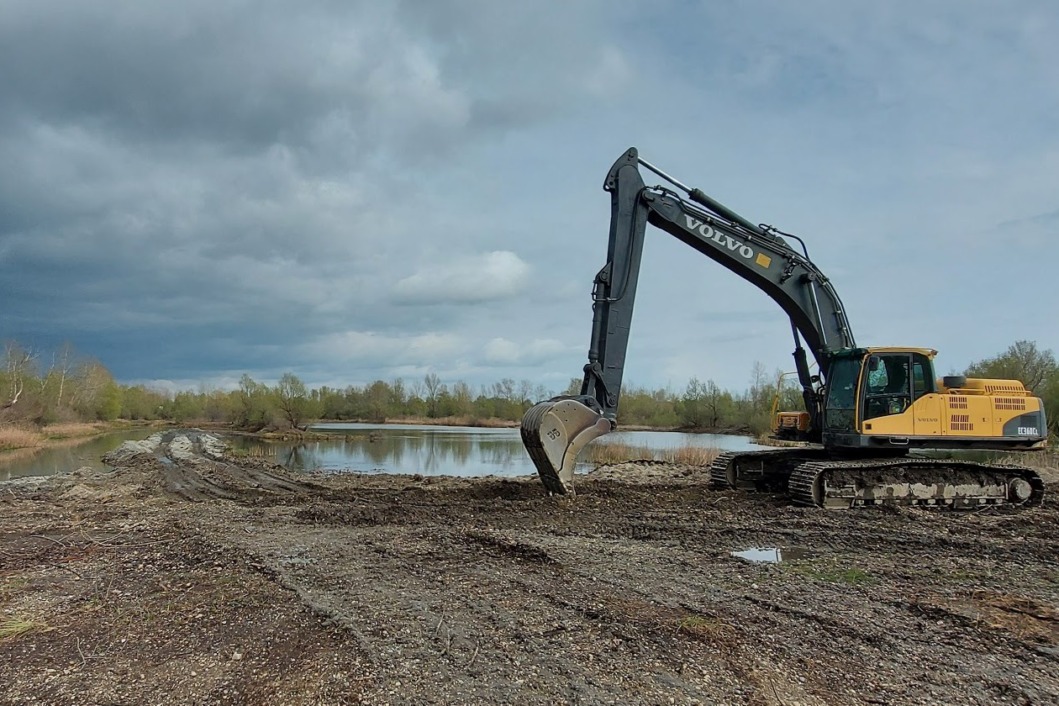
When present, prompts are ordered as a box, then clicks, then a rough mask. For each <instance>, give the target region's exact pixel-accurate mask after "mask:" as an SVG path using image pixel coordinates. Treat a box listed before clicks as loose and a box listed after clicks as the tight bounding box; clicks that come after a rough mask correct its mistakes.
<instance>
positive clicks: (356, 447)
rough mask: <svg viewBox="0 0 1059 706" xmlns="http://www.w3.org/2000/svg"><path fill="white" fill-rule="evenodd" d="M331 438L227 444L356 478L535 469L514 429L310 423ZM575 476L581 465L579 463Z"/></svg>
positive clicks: (713, 437)
mask: <svg viewBox="0 0 1059 706" xmlns="http://www.w3.org/2000/svg"><path fill="white" fill-rule="evenodd" d="M312 429H313V430H314V431H325V432H328V433H330V434H333V435H334V438H332V439H327V440H320V441H311V442H309V443H304V444H294V443H270V444H262V442H261V441H260V440H257V439H253V438H233V439H231V440H230V442H231V443H232V445H233V446H235V447H236V448H240V449H243V450H245V451H246V452H247V453H249V454H252V455H267V456H270V457H271V458H273V459H274V460H275V461H276V462H277V463H281V464H283V465H284V466H286V467H287V468H290V469H291V470H301V471H304V470H320V471H329V472H344V471H356V472H360V473H407V474H416V473H418V474H421V475H446V476H488V475H496V476H523V475H536V473H537V470H536V469H535V468H534V466H533V462H532V461H530V459H529V456H528V455H527V454H526V450H525V449H524V448H523V446H522V437H521V435H520V433H519V430H518V429H517V428H504V429H488V428H483V427H450V426H431V425H415V424H357V423H329V424H317V425H314V426H313V427H312ZM593 443H594V444H614V443H622V444H629V445H630V446H636V447H641V446H642V447H647V448H649V449H651V450H652V451H655V452H660V451H665V450H666V449H675V448H682V447H685V446H696V447H706V448H718V449H722V450H725V451H738V450H745V449H754V448H763V447H758V446H757V445H755V444H753V443H751V441H750V439H749V438H748V437H743V436H729V435H724V434H689V433H683V432H660V431H622V432H615V433H613V434H608V435H606V436H604V437H602V438H600V439H597V440H596V441H594V442H593ZM579 468H580V469H581V470H582V471H585V470H588V468H589V466H588V465H586V464H579Z"/></svg>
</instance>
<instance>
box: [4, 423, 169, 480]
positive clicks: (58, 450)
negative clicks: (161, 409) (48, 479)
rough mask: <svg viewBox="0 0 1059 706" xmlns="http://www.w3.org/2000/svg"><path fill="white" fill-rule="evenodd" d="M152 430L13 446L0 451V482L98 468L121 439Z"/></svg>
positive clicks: (137, 438)
mask: <svg viewBox="0 0 1059 706" xmlns="http://www.w3.org/2000/svg"><path fill="white" fill-rule="evenodd" d="M155 431H157V430H156V429H147V428H142V429H133V430H129V431H121V432H114V433H111V434H103V435H102V436H97V437H95V438H92V439H88V440H87V441H79V440H76V439H71V440H70V441H69V443H64V444H62V445H59V446H53V447H50V448H47V449H16V450H14V451H4V452H2V453H0V481H5V480H11V479H12V478H26V477H29V476H50V475H53V474H56V473H69V472H70V471H75V470H77V469H78V468H81V467H83V466H90V467H92V468H94V469H96V470H102V469H104V468H105V467H106V466H105V465H104V464H103V460H102V459H103V454H105V453H107V452H109V451H113V450H114V449H116V448H118V446H120V445H121V444H122V442H124V441H141V440H143V439H146V438H147V437H148V436H150V435H151V434H152V433H153V432H155Z"/></svg>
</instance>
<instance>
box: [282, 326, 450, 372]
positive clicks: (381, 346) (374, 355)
mask: <svg viewBox="0 0 1059 706" xmlns="http://www.w3.org/2000/svg"><path fill="white" fill-rule="evenodd" d="M464 349H465V344H464V342H463V341H462V340H461V339H460V337H459V336H456V335H453V334H449V333H433V332H432V333H422V334H415V335H387V334H381V333H376V332H374V331H343V332H340V333H332V334H326V335H324V336H321V337H320V338H318V339H317V340H315V341H312V342H310V343H306V344H304V345H302V346H300V350H301V353H303V354H304V355H305V356H306V357H307V358H309V359H310V360H314V361H317V362H325V363H327V364H330V365H336V366H337V365H343V364H350V363H353V364H356V366H357V367H382V368H391V367H397V366H429V365H431V364H432V363H434V362H435V361H438V360H439V359H442V358H445V357H447V356H451V355H453V354H456V353H459V352H461V351H463V350H464Z"/></svg>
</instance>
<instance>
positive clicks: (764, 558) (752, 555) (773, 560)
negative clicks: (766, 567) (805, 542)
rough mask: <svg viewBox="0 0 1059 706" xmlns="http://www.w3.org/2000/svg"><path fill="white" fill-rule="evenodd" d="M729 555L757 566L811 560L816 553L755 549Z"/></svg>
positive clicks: (772, 548) (787, 548) (791, 548)
mask: <svg viewBox="0 0 1059 706" xmlns="http://www.w3.org/2000/svg"><path fill="white" fill-rule="evenodd" d="M729 553H730V554H731V555H732V556H733V557H735V558H736V559H742V560H743V561H750V562H753V563H755V564H779V563H780V562H784V561H797V560H798V559H810V558H812V557H813V556H815V552H813V551H811V550H809V549H805V548H802V547H754V548H752V549H744V550H742V551H739V552H729Z"/></svg>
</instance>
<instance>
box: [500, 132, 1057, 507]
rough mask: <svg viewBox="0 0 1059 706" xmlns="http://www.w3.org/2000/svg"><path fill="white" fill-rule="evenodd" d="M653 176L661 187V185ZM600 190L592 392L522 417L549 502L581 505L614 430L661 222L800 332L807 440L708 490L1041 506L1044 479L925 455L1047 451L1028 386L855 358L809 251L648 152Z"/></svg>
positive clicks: (797, 359) (741, 462)
mask: <svg viewBox="0 0 1059 706" xmlns="http://www.w3.org/2000/svg"><path fill="white" fill-rule="evenodd" d="M641 167H642V168H643V169H644V170H646V171H648V172H651V173H653V174H654V175H656V176H657V177H659V178H660V179H662V180H663V181H664V184H662V185H658V186H652V187H648V186H647V185H646V184H645V182H644V179H643V175H642V173H641ZM603 188H604V190H605V191H607V192H609V193H610V198H611V220H610V239H609V245H608V249H607V262H606V264H605V265H604V266H603V268H602V269H601V270H599V273H598V274H597V275H596V277H595V280H594V283H593V288H592V334H591V340H590V347H589V351H588V362H587V364H586V365H585V366H584V378H583V381H582V384H581V390H580V394H578V395H568V396H560V397H553V398H551V399H549V400H546V401H543V402H540V403H538V404H536V405H534V406H533V407H531V408H530V409H529V410H527V412H526V414H525V415H524V417H523V419H522V425H521V433H522V441H523V444H524V446H525V447H526V450H527V452H528V453H529V455H530V457H531V458H532V460H533V463H534V465H535V466H536V468H537V472H538V475H539V476H540V478H541V481H542V482H543V484H544V487H545V488H546V489H547V491H549V492H550V493H553V494H568V493H573V492H574V488H573V480H574V468H575V464H576V462H577V456H578V454H579V453H580V452H581V450H582V449H583V448H584V447H585V446H586V445H588V444H589V443H590V442H591V441H593V440H594V439H596V438H598V437H600V436H602V435H604V434H607V433H609V432H611V431H613V430H614V429H615V428H616V427H617V415H618V403H619V399H620V396H621V382H622V374H623V371H624V368H625V358H626V352H627V348H628V342H629V335H630V332H631V323H632V315H633V304H634V300H635V298H636V288H637V283H638V280H639V274H640V260H641V256H642V253H643V246H644V238H645V233H646V230H647V225H648V224H651V225H652V226H654V227H655V228H658V229H660V230H662V231H665V232H666V233H669V234H670V235H672V236H673V237H675V238H677V239H678V240H680V241H682V242H683V243H685V244H687V245H689V246H690V247H691V248H693V249H694V250H696V251H698V252H699V253H701V254H703V255H705V256H706V257H708V258H710V259H711V260H714V261H715V262H717V263H719V264H720V265H722V266H724V267H726V268H727V269H728V270H730V271H731V272H733V273H735V274H736V275H738V276H739V277H741V278H743V279H744V280H746V281H747V282H749V283H750V284H752V285H754V286H755V287H757V288H758V289H760V290H761V291H762V292H764V293H765V294H766V295H767V296H768V297H769V298H771V299H772V301H774V302H775V303H776V304H777V305H779V307H780V308H781V309H782V310H783V312H784V313H785V314H786V315H787V317H788V318H789V319H790V324H791V332H792V334H793V338H794V353H793V355H794V367H795V370H796V372H797V375H798V382H799V384H800V386H801V397H802V400H803V401H804V410H802V411H799V412H788V413H785V414H786V415H788V416H787V419H788V420H793V422H791V421H788V424H790V423H793V425H794V429H793V430H791V429H788V430H787V432H788V433H787V434H786V436H787V437H788V438H792V437H793V438H798V439H800V440H802V441H804V442H806V443H805V444H803V445H800V446H796V447H785V448H775V449H768V450H763V451H760V450H759V451H742V452H733V453H723V454H721V455H720V456H719V457H718V458H717V459H716V460H715V461H714V462H713V464H712V465H711V467H710V482H711V484H713V485H714V486H717V487H721V488H747V489H777V488H778V489H782V490H783V491H785V492H786V493H787V494H788V496H789V497H790V499H791V500H792V501H793V502H794V503H795V504H799V505H806V506H815V507H823V508H835V509H837V508H853V507H860V506H870V505H927V506H942V507H949V508H955V509H968V508H972V509H973V508H979V507H982V506H988V505H1009V504H1010V505H1035V504H1039V503H1040V502H1041V500H1042V498H1043V497H1044V483H1043V482H1042V480H1041V478H1040V476H1039V475H1038V474H1037V473H1036V472H1035V471H1033V470H1032V469H1031V468H1026V467H1022V466H1018V465H1008V464H1006V463H997V462H981V461H975V460H971V459H970V458H958V457H957V458H943V457H941V456H943V455H944V454H936V453H935V454H931V455H925V454H923V453H922V450H925V449H929V450H939V449H940V450H945V449H949V450H963V449H988V450H1003V451H1027V450H1035V449H1042V448H1044V447H1045V446H1046V445H1047V437H1048V426H1047V423H1046V419H1045V413H1044V405H1043V404H1042V402H1041V399H1040V398H1039V397H1035V396H1033V395H1032V393H1031V392H1030V391H1028V390H1027V389H1026V387H1025V386H1024V385H1023V384H1022V383H1021V382H1019V381H1017V380H991V379H977V378H967V377H965V376H958V375H951V376H945V377H942V378H940V379H939V378H936V377H935V374H934V358H935V356H936V355H937V351H936V350H934V349H931V348H910V347H868V348H865V347H861V346H858V345H857V343H856V341H855V340H854V338H853V331H852V328H851V326H850V323H849V320H848V318H847V316H846V310H845V307H844V306H843V305H842V301H841V299H840V298H839V296H838V292H837V291H836V290H835V287H834V286H833V285H832V283H831V281H830V280H829V279H828V278H827V277H826V276H825V275H824V273H823V272H822V271H821V270H820V269H819V268H818V267H817V266H816V265H815V264H814V263H813V261H812V260H810V259H809V253H808V249H807V248H806V245H805V242H804V241H803V240H802V239H801V238H799V237H797V236H795V235H792V234H790V233H785V232H783V231H780V230H779V229H777V228H775V227H774V226H770V225H765V224H761V225H754V224H753V223H751V222H750V221H748V220H747V219H745V218H743V217H742V216H740V215H739V214H738V213H736V212H734V211H732V210H731V209H729V208H728V207H726V206H724V205H723V204H721V203H719V202H718V201H716V200H714V199H713V198H711V197H710V196H708V195H706V194H705V193H703V192H702V190H700V189H698V188H689V187H687V186H685V185H684V184H682V183H681V182H679V181H677V180H676V179H675V178H673V177H671V176H669V175H668V174H666V173H665V172H663V171H662V170H661V169H658V168H657V167H655V166H653V165H651V164H650V163H648V162H647V161H645V160H643V159H641V158H640V156H639V153H638V151H637V150H636V149H635V148H631V149H629V150H628V151H627V152H626V153H625V154H624V155H622V156H621V157H619V158H618V160H617V161H616V162H615V163H614V165H613V166H612V167H611V168H610V171H609V172H608V173H607V177H606V179H605V181H604V183H603ZM792 243H797V245H798V246H797V247H795V246H793V245H792ZM807 351H808V353H807ZM810 355H811V356H812V358H813V360H814V361H815V365H816V368H817V370H816V373H815V374H811V373H810V363H809V356H810ZM917 451H919V453H916V452H917ZM949 455H950V456H951V455H952V454H949Z"/></svg>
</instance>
